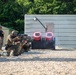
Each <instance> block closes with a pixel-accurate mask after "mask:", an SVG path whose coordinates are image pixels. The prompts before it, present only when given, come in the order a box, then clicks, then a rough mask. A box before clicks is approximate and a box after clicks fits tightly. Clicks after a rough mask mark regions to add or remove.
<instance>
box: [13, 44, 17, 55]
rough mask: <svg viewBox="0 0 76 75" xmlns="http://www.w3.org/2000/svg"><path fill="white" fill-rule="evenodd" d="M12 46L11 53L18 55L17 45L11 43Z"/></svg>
mask: <svg viewBox="0 0 76 75" xmlns="http://www.w3.org/2000/svg"><path fill="white" fill-rule="evenodd" d="M13 48H14V52H13V55H14V56H18V45H13Z"/></svg>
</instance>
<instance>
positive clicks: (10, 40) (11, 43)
mask: <svg viewBox="0 0 76 75" xmlns="http://www.w3.org/2000/svg"><path fill="white" fill-rule="evenodd" d="M16 37H17V32H15V31H12V33H11V34H10V35H8V36H7V44H6V47H5V49H6V50H7V54H8V56H9V55H10V52H11V50H13V51H14V52H13V54H14V55H16V53H17V50H18V49H17V46H16V45H15V38H16Z"/></svg>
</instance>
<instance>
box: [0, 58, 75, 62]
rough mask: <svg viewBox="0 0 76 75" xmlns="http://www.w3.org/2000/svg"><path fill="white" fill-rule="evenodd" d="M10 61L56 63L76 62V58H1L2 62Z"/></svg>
mask: <svg viewBox="0 0 76 75" xmlns="http://www.w3.org/2000/svg"><path fill="white" fill-rule="evenodd" d="M10 61H15V62H16V61H19V62H21V61H31V62H32V61H44V62H47V61H55V62H76V58H53V57H52V58H51V57H50V58H39V57H33V58H19V57H18V58H15V57H14V58H9V59H8V58H0V62H10Z"/></svg>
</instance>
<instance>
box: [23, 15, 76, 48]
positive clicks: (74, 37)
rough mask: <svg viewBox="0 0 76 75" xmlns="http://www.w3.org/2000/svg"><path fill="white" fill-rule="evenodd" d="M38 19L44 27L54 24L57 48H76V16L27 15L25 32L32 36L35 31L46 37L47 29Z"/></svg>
mask: <svg viewBox="0 0 76 75" xmlns="http://www.w3.org/2000/svg"><path fill="white" fill-rule="evenodd" d="M34 17H37V18H38V19H39V20H40V21H41V22H42V23H43V24H44V25H46V24H48V23H49V24H50V23H53V24H54V35H55V37H56V46H59V47H63V48H76V15H25V20H24V22H25V31H24V33H27V34H29V35H32V34H33V32H35V31H40V32H42V33H43V35H45V29H44V28H43V27H42V26H41V25H40V23H39V22H38V21H34V20H33V19H34Z"/></svg>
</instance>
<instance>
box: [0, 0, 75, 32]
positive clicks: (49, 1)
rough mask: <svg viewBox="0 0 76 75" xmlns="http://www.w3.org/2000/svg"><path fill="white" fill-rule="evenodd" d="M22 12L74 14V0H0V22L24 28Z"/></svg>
mask: <svg viewBox="0 0 76 75" xmlns="http://www.w3.org/2000/svg"><path fill="white" fill-rule="evenodd" d="M24 14H76V0H0V24H1V25H3V26H5V27H9V28H12V29H15V30H18V31H19V32H23V30H24Z"/></svg>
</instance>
